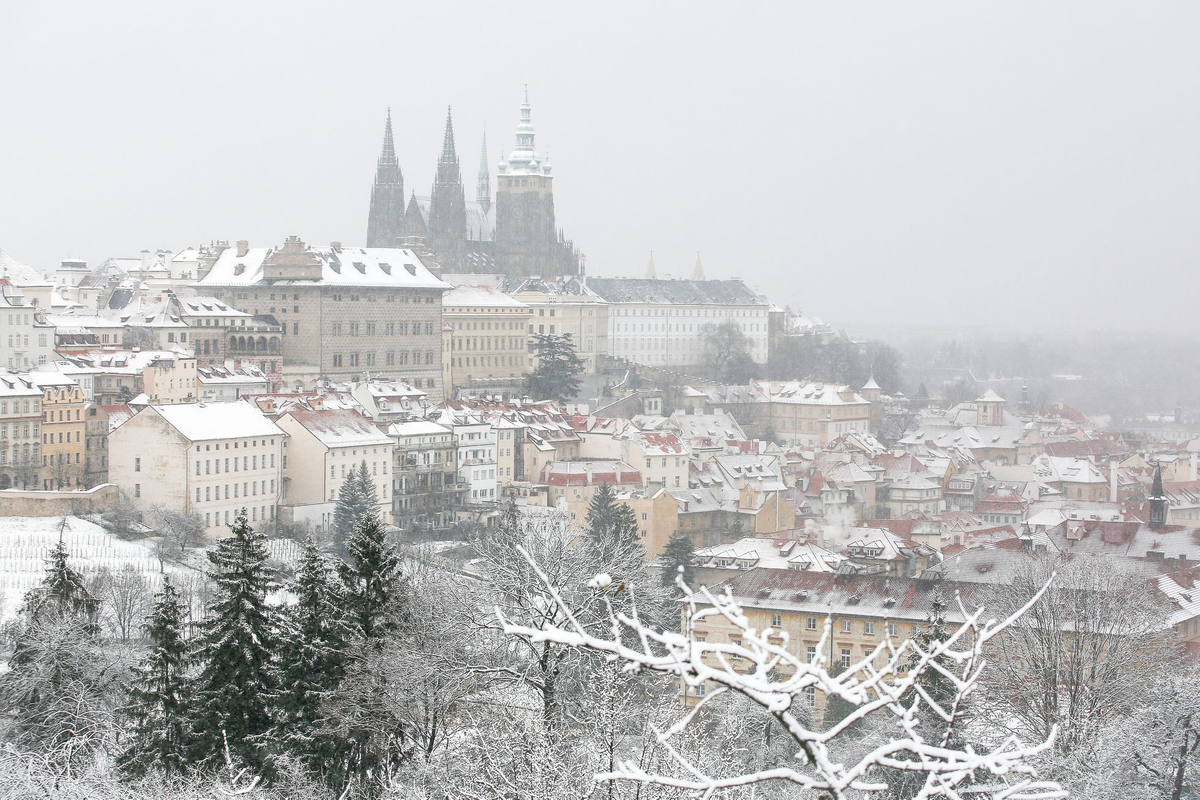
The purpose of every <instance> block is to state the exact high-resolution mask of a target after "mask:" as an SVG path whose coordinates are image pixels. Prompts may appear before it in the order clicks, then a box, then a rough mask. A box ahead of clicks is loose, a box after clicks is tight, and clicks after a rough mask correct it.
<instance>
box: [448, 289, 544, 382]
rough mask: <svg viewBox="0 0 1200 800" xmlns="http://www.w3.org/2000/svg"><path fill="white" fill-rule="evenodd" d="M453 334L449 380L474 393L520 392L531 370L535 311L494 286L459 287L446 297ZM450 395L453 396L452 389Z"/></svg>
mask: <svg viewBox="0 0 1200 800" xmlns="http://www.w3.org/2000/svg"><path fill="white" fill-rule="evenodd" d="M442 314H443V319H444V320H445V322H446V324H448V325H449V326H450V327H451V328H452V329H453V331H452V333H451V335H450V376H451V378H450V380H451V386H452V387H453V388H454V389H459V390H465V391H467V392H469V393H472V394H477V393H481V392H482V393H487V392H489V391H490V390H496V391H503V392H504V393H506V394H507V393H510V392H512V391H516V390H518V388H519V387H521V386H522V385H523V383H524V380H525V375H526V374H527V373H528V372H529V367H528V363H527V354H526V350H527V339H526V335H525V328H526V325H528V324H529V319H530V309H529V306H527V305H525V304H524V303H522V302H521V301H519V300H515V299H513V298H512V297H509V296H508V295H506V294H503V293H501V292H499V291H497V290H495V289H493V288H492V287H490V286H468V285H462V286H456V287H454V289H452V290H451V291H449V292H447V293H446V295H445V296H444V297H443V298H442ZM446 394H447V396H453V393H452V392H451V387H447V388H446Z"/></svg>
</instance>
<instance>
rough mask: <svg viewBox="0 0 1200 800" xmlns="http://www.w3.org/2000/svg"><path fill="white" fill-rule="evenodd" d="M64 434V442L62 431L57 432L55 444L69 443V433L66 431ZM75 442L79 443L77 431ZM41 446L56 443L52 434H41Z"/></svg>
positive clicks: (77, 432)
mask: <svg viewBox="0 0 1200 800" xmlns="http://www.w3.org/2000/svg"><path fill="white" fill-rule="evenodd" d="M66 434H67V438H66V439H65V440H64V439H63V431H59V432H58V442H57V444H69V443H70V441H71V432H70V431H66ZM75 441H77V442H78V441H80V438H79V431H75ZM42 444H56V442H55V441H54V434H53V433H43V434H42Z"/></svg>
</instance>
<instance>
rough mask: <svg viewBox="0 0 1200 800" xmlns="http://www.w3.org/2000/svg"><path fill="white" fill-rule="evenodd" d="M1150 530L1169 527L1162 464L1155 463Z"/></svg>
mask: <svg viewBox="0 0 1200 800" xmlns="http://www.w3.org/2000/svg"><path fill="white" fill-rule="evenodd" d="M1147 499H1148V500H1149V507H1150V509H1149V510H1150V530H1154V531H1161V530H1163V529H1164V528H1166V527H1167V493H1166V492H1165V491H1163V479H1162V464H1159V463H1158V462H1155V464H1154V480H1153V481H1152V482H1151V484H1150V497H1149V498H1147Z"/></svg>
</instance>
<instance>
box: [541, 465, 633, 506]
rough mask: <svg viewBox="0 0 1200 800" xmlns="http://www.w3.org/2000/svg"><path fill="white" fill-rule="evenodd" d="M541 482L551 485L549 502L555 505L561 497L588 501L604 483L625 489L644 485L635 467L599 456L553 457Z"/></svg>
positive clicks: (582, 501)
mask: <svg viewBox="0 0 1200 800" xmlns="http://www.w3.org/2000/svg"><path fill="white" fill-rule="evenodd" d="M538 482H539V483H544V484H546V485H547V486H549V487H550V491H549V502H550V505H552V506H554V505H558V503H559V502H560V501H562V502H565V503H568V504H570V503H583V504H584V505H586V504H587V503H590V502H591V501H592V496H593V495H595V494H596V490H597V489H599V488H600V487H601V486H602V485H604V484H608V485H609V486H611V487H612V488H613V489H616V490H618V491H626V492H629V491H633V490H635V489H641V488H642V486H643V482H642V474H641V473H640V472H639V471H638V470H637V469H636V468H634V467H632V466H630V465H629V464H626V463H625V462H623V461H611V460H608V459H599V458H581V459H579V460H577V461H550V462H548V463H546V464H545V466H543V467H542V470H541V473H540V474H539V475H538Z"/></svg>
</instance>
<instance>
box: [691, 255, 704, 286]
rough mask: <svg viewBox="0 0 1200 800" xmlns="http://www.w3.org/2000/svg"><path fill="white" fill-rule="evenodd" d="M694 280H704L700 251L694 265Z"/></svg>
mask: <svg viewBox="0 0 1200 800" xmlns="http://www.w3.org/2000/svg"><path fill="white" fill-rule="evenodd" d="M692 280H694V281H702V280H704V267H703V266H701V264H700V252H699V251H697V252H696V266H694V267H692Z"/></svg>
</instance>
